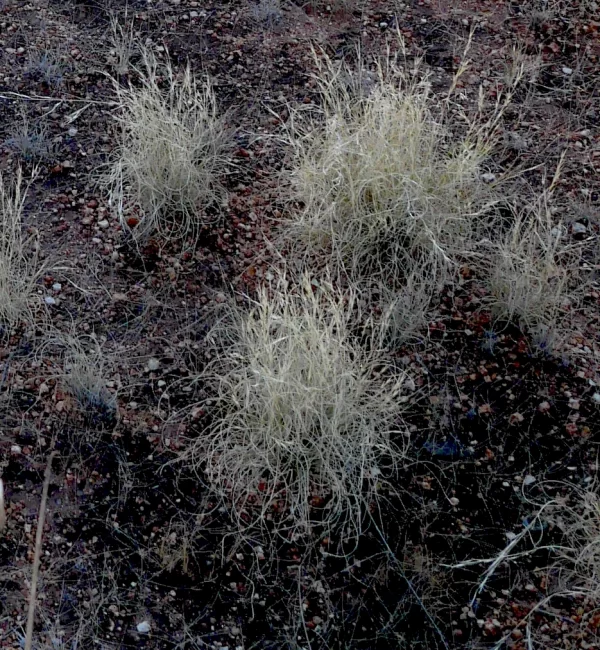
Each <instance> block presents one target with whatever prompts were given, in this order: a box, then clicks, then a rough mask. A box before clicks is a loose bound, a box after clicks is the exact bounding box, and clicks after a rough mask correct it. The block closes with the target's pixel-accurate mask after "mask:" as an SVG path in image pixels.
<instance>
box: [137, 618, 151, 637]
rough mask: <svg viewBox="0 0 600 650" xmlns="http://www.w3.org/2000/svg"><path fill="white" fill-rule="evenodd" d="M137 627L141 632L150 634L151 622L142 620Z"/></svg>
mask: <svg viewBox="0 0 600 650" xmlns="http://www.w3.org/2000/svg"><path fill="white" fill-rule="evenodd" d="M136 629H137V631H138V633H139V634H148V632H150V623H148V621H142V622H141V623H138V624H137V626H136Z"/></svg>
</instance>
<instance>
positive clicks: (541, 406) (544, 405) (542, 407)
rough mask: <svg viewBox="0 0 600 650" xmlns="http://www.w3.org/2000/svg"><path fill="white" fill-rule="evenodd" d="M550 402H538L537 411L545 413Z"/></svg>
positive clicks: (548, 408)
mask: <svg viewBox="0 0 600 650" xmlns="http://www.w3.org/2000/svg"><path fill="white" fill-rule="evenodd" d="M550 408H551V407H550V402H541V403H540V404H538V411H539V412H540V413H547V412H548V411H549V410H550Z"/></svg>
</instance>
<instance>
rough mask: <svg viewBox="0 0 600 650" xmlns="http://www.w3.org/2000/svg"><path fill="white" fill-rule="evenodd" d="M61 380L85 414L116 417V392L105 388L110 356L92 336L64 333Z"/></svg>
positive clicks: (108, 417)
mask: <svg viewBox="0 0 600 650" xmlns="http://www.w3.org/2000/svg"><path fill="white" fill-rule="evenodd" d="M62 344H63V345H64V350H65V352H64V365H63V373H62V377H61V380H62V384H63V386H64V387H65V389H66V390H67V392H68V393H69V394H70V395H72V396H73V397H74V398H75V401H76V403H77V405H78V407H79V408H80V409H81V411H82V412H83V413H86V414H87V415H88V416H92V415H94V414H95V415H96V416H104V417H105V418H107V419H111V418H114V417H115V414H116V409H117V401H116V396H115V395H114V394H113V393H111V392H110V391H109V390H108V388H107V381H108V375H109V370H110V368H111V359H110V357H109V355H108V354H107V353H106V352H105V351H104V350H103V349H102V347H101V345H100V344H99V342H98V341H97V340H96V339H95V337H92V336H89V337H74V336H64V337H63V340H62Z"/></svg>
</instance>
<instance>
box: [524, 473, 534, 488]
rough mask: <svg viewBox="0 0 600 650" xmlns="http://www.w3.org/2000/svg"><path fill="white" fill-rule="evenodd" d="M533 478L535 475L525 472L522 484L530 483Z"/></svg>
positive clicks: (532, 481)
mask: <svg viewBox="0 0 600 650" xmlns="http://www.w3.org/2000/svg"><path fill="white" fill-rule="evenodd" d="M535 480H536V479H535V476H532V475H531V474H527V476H526V477H525V478H524V479H523V485H531V484H532V483H535Z"/></svg>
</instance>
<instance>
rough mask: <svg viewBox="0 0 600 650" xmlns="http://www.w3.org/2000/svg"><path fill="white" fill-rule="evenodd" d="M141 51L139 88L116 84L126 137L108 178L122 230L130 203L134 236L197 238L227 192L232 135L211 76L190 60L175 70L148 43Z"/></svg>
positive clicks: (119, 146) (123, 132)
mask: <svg viewBox="0 0 600 650" xmlns="http://www.w3.org/2000/svg"><path fill="white" fill-rule="evenodd" d="M140 54H141V57H142V61H143V66H142V68H141V69H137V70H136V71H135V72H136V73H137V75H138V77H139V85H136V86H133V85H131V84H130V85H129V86H127V87H123V86H121V85H120V84H119V83H118V82H116V81H115V89H116V93H117V98H118V101H119V104H120V107H121V114H120V116H119V117H118V120H119V122H120V125H121V129H122V130H121V141H120V143H119V145H118V147H117V149H116V152H115V153H116V155H115V160H114V164H113V166H112V168H111V171H110V172H109V173H108V174H107V175H106V176H105V178H104V179H103V181H104V183H105V185H107V186H108V187H109V189H110V193H111V202H112V204H113V205H114V206H115V207H116V209H117V210H118V212H119V215H120V217H121V220H122V221H123V224H124V226H125V227H128V218H127V215H126V214H125V203H126V201H131V202H132V203H133V204H137V206H138V207H139V208H140V209H141V211H142V217H141V221H140V223H139V224H136V226H135V229H134V231H133V234H134V235H135V236H136V238H138V239H139V238H143V237H146V236H148V235H150V234H152V233H155V232H159V233H161V234H162V235H164V236H167V237H170V238H175V239H183V238H186V237H191V238H192V239H194V238H195V237H197V235H198V231H199V228H200V227H201V226H202V225H203V224H204V223H205V222H206V221H207V220H208V218H207V216H206V212H205V211H204V208H205V207H206V206H207V205H209V204H214V203H215V202H216V203H219V202H220V201H221V200H222V198H223V196H224V189H223V186H222V184H221V176H222V175H223V173H224V172H225V171H226V168H227V164H228V160H229V158H228V153H227V152H228V148H229V144H230V135H229V132H228V130H227V129H226V127H225V123H224V121H223V118H222V117H221V116H220V115H219V112H218V108H217V101H216V97H215V93H214V90H213V87H212V84H211V82H210V80H209V79H208V78H207V79H204V80H203V81H202V82H200V81H198V80H197V79H196V78H195V77H194V75H193V74H192V71H191V68H190V66H189V65H188V66H187V67H186V68H185V70H184V71H183V73H182V74H181V75H177V74H176V72H175V71H174V70H173V67H172V65H171V63H170V61H169V60H168V59H167V60H166V61H165V62H164V63H163V64H162V65H161V66H159V63H158V61H157V59H156V57H155V55H154V54H153V53H152V52H150V51H149V50H148V49H146V48H144V47H140ZM129 223H131V219H129Z"/></svg>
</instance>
